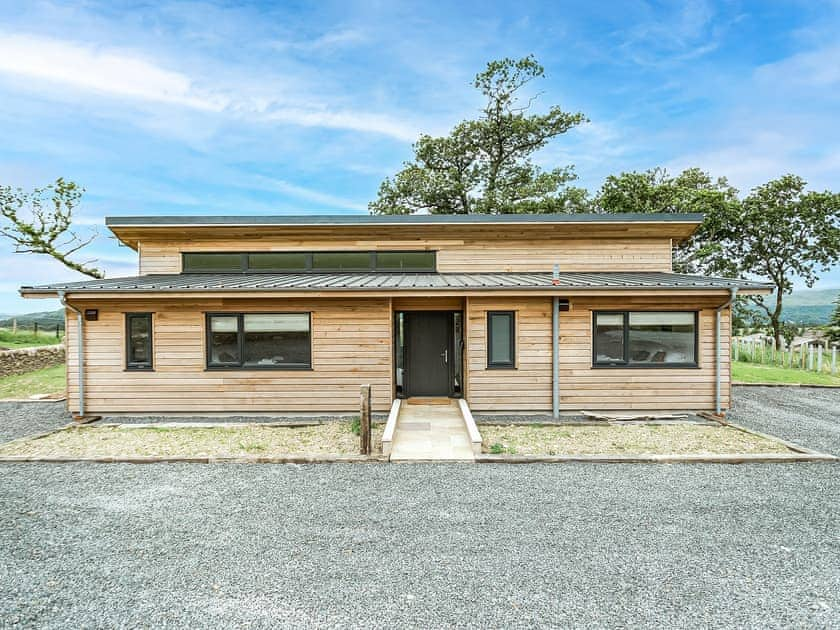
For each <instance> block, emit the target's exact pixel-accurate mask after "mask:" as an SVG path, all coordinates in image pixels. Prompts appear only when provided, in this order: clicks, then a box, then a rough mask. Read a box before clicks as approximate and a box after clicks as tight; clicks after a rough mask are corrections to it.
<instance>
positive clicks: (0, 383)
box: [0, 365, 65, 398]
mask: <svg viewBox="0 0 840 630" xmlns="http://www.w3.org/2000/svg"><path fill="white" fill-rule="evenodd" d="M64 386H65V381H64V366H63V365H56V366H54V367H51V368H44V369H43V370H35V371H34V372H27V373H26V374H17V375H15V376H4V377H3V378H0V398H29V397H30V396H33V395H34V394H54V393H60V392H64Z"/></svg>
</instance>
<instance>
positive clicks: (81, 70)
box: [0, 35, 228, 111]
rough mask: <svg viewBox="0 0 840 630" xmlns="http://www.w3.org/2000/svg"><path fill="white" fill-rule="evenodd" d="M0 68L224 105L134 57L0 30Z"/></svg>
mask: <svg viewBox="0 0 840 630" xmlns="http://www.w3.org/2000/svg"><path fill="white" fill-rule="evenodd" d="M0 72H6V73H10V74H16V75H22V76H26V77H30V78H34V79H42V80H46V81H54V82H59V83H65V84H69V85H72V86H74V87H76V88H79V89H82V90H92V91H95V92H101V93H105V94H112V95H115V96H121V97H126V98H135V99H143V100H149V101H157V102H161V103H171V104H175V105H182V106H185V107H189V108H192V109H199V110H204V111H221V110H223V109H224V108H225V107H226V106H227V105H228V103H227V102H226V101H225V100H224V99H222V98H219V97H218V96H212V95H201V94H199V93H198V92H197V91H196V89H195V86H194V85H193V82H192V81H191V80H190V78H189V77H187V76H186V75H184V74H181V73H178V72H172V71H170V70H165V69H163V68H160V67H158V66H156V65H154V64H153V63H150V62H149V61H146V60H144V59H141V58H139V57H136V56H131V55H129V54H126V53H121V52H115V51H106V50H100V49H97V48H95V47H93V46H86V45H82V44H78V43H74V42H67V41H61V40H56V39H48V38H44V37H34V36H30V35H5V36H0Z"/></svg>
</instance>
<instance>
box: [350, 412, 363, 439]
mask: <svg viewBox="0 0 840 630" xmlns="http://www.w3.org/2000/svg"><path fill="white" fill-rule="evenodd" d="M350 432H351V433H352V434H353V435H361V434H362V419H361V418H360V417H359V416H353V418H352V419H351V420H350Z"/></svg>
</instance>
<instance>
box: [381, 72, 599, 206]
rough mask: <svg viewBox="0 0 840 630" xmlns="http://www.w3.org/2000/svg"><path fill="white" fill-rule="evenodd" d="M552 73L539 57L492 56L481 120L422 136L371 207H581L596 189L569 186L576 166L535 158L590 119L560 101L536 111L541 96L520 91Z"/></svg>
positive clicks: (481, 81)
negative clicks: (545, 164)
mask: <svg viewBox="0 0 840 630" xmlns="http://www.w3.org/2000/svg"><path fill="white" fill-rule="evenodd" d="M544 74H545V71H544V69H543V67H542V66H541V65H539V64H538V63H537V61H536V59H534V57H533V56H528V57H525V58H523V59H520V60H518V61H516V60H513V59H501V60H498V61H491V62H490V63H488V64H487V68H486V69H485V70H484V71H483V72H480V73H479V74H477V75H476V77H475V81H474V82H473V85H474V87H476V88H477V89H478V90H480V91H481V93H482V94H483V95H484V97H485V99H486V104H485V105H484V107H483V109H482V110H481V114H480V116H479V117H478V119H476V120H466V121H463V122H461V123H459V124H458V125H456V126H455V128H454V129H453V130H452V131H451V132H450V134H449V135H448V136H446V137H442V138H435V137H432V136H429V135H422V136H421V137H420V139H419V140H418V141H417V142H416V143H415V144H414V147H413V148H414V159H413V160H412V161H411V162H406V163H405V165H404V168H403V169H402V170H401V171H400V172H399V173H397V174H396V175H395V176H394V177H393V179H392V178H387V179H386V180H385V181H384V182H382V184H381V186H380V187H379V194H378V198H377V199H376V201H374V202H372V203H370V205H369V208H370V210H371V212H372V213H374V214H412V213H416V212H429V213H432V214H473V213H492V214H502V213H504V214H508V213H539V212H580V211H584V210H585V209H587V208H588V206H589V201H588V193H587V191H586V190H584V189H582V188H577V187H573V186H568V184H569V183H570V182H572V181H574V180H575V179H576V178H577V176H576V175H575V174H574V169H573V167H571V166H567V167H563V168H555V169H552V170H550V171H544V170H542V169H541V168H540V167H539V166H537V165H536V164H534V163H533V161H532V156H533V155H534V153H535V152H536V151H538V150H539V149H541V148H543V147H544V146H545V145H546V144H547V143H548V142H549V141H550V140H551V139H553V138H556V137H557V136H559V135H561V134H563V133H566V132H567V131H568V130H569V129H571V128H572V127H575V126H576V125H579V124H581V123H582V122H585V121H586V118H585V116H584V115H583V114H581V113H579V112H578V113H567V112H564V111H563V110H562V109H561V108H560V107H559V106H557V105H555V106H553V107H551V108H550V109H549V111H548V113H546V114H530V113H529V110H530V109H531V107H532V105H533V104H534V102H535V100H536V98H537V96H532V97H530V98H529V99H528V100H527V101H525V102H524V103H522V102H520V99H519V95H520V93H521V91H522V89H523V88H524V87H525V86H526V85H528V84H529V83H531V81H533V80H534V79H539V78H543V76H544Z"/></svg>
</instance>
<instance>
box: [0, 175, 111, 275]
mask: <svg viewBox="0 0 840 630" xmlns="http://www.w3.org/2000/svg"><path fill="white" fill-rule="evenodd" d="M82 193H84V189H83V188H79V187H78V186H77V185H76V184H75V183H73V182H70V181H65V180H64V179H62V178H60V177H59V178H58V179H57V180H56V181H55V184H50V185H49V186H45V187H44V188H35V189H34V190H33V191H32V192H25V191H23V190H22V189H20V188H15V189H12V187H11V186H0V214H2V216H3V218H4V219H5V225H2V226H0V234H2V235H3V236H5V237H6V238H8V239H10V240H11V241H12V242H13V243H14V244H15V252H16V253H22V254H46V255H48V256H52V257H53V258H55V259H56V260H57V261H59V262H60V263H61V264H63V265H65V266H67V267H69V268H70V269H73V270H75V271H78V272H79V273H83V274H85V275H86V276H91V277H93V278H104V277H105V276H104V274H103V273H102V271H100V270H99V269H97V268H95V267H91V266H90V265H91V263H92V262H93V261H86V262H75V261H73V260H70V256H72V255H73V254H75V253H76V252H78V251H79V250H81V249H82V248H83V247H85V246H87V245H89V244H90V243H91V242H93V240H94V239H95V238H96V236H97V234H96V233H95V232H94V233H93V234H92V235H89V236H88V237H86V238H82V237H80V236H79V235H78V234H77V233H76V232H74V231H73V230H71V225H72V222H73V209H74V208H75V207H76V206H77V205H78V204H79V201H80V200H81V198H82Z"/></svg>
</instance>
